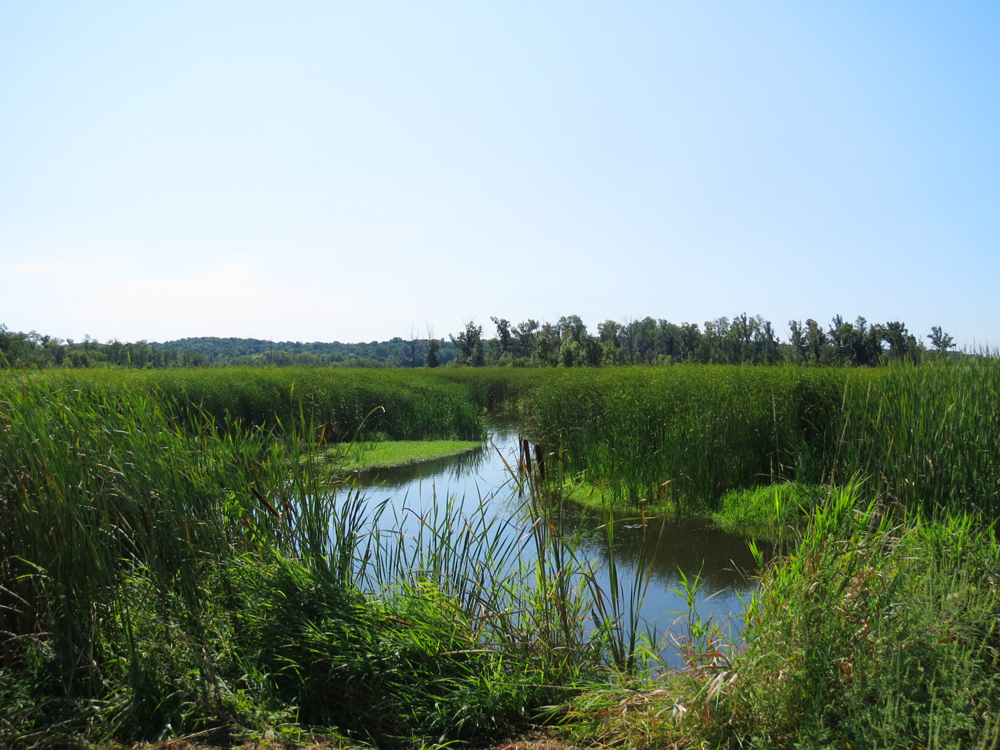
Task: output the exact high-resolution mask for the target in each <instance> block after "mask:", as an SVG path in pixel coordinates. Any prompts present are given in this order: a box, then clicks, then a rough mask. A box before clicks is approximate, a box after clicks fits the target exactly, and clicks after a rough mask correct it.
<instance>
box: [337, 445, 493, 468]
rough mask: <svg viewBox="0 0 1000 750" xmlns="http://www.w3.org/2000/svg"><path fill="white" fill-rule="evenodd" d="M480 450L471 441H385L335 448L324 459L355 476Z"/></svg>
mask: <svg viewBox="0 0 1000 750" xmlns="http://www.w3.org/2000/svg"><path fill="white" fill-rule="evenodd" d="M481 446H482V443H481V442H479V441H475V440H386V441H381V442H374V443H372V442H367V443H352V444H349V445H346V446H340V445H337V446H334V447H332V448H328V449H327V450H326V456H327V457H328V458H330V459H331V460H333V461H335V462H337V463H338V466H339V467H340V468H341V469H342V470H344V471H351V472H358V471H370V470H372V469H391V468H393V467H396V466H406V465H408V464H415V463H419V462H421V461H433V460H434V459H437V458H448V457H450V456H460V455H461V454H463V453H468V452H469V451H473V450H475V449H476V448H479V447H481Z"/></svg>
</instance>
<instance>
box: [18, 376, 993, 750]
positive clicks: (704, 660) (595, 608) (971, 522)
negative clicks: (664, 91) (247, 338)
mask: <svg viewBox="0 0 1000 750" xmlns="http://www.w3.org/2000/svg"><path fill="white" fill-rule="evenodd" d="M955 364H956V363H941V364H940V365H936V366H933V367H926V366H925V367H921V368H919V369H917V368H906V367H899V368H885V369H881V370H877V371H858V370H852V371H844V370H836V369H830V370H807V369H805V370H804V369H801V368H772V369H753V370H747V369H741V368H712V367H702V368H680V367H679V368H671V369H670V370H629V371H620V370H618V371H616V370H595V371H588V372H580V371H576V372H574V371H541V372H539V371H535V372H518V371H516V370H506V371H500V370H488V369H487V370H464V371H463V370H450V371H448V372H444V371H441V372H440V373H427V372H409V373H399V372H392V371H388V372H382V371H379V372H377V373H375V372H370V373H364V375H365V377H358V375H357V373H354V372H351V371H328V372H325V373H320V372H318V371H311V372H299V371H294V370H284V371H280V372H277V371H273V370H272V371H253V370H236V371H216V372H212V373H205V372H191V371H172V372H157V373H131V374H130V373H100V372H97V373H94V372H91V373H85V374H84V375H76V374H70V373H52V374H44V375H42V374H25V373H18V372H11V373H6V374H4V376H3V378H2V379H0V550H2V553H3V554H2V555H0V745H8V746H12V747H18V748H22V747H23V748H29V747H65V746H82V745H87V744H94V743H104V742H109V741H112V740H113V741H117V742H131V741H136V740H153V741H155V740H157V739H160V738H170V737H181V736H188V735H192V734H197V735H198V739H199V741H203V742H206V743H227V742H234V741H242V740H246V739H252V738H254V737H263V736H270V737H276V738H279V739H280V738H287V739H294V738H296V737H300V736H302V735H301V733H302V732H306V731H308V732H313V733H320V734H322V735H324V736H326V737H328V738H331V741H337V738H338V737H339V738H344V739H345V741H349V742H355V743H357V742H364V743H374V744H376V745H378V746H380V747H418V746H423V745H429V744H442V743H452V744H463V745H476V744H484V743H496V742H499V741H500V740H502V739H503V738H504V737H510V736H511V735H516V734H518V733H520V732H524V731H527V730H528V728H529V727H530V726H532V725H537V724H548V725H551V726H554V727H557V731H559V732H562V733H563V734H562V736H563V737H564V739H565V740H566V741H568V742H571V743H573V744H577V745H598V744H599V745H605V746H606V745H609V744H615V745H624V746H628V747H635V748H645V747H671V746H673V747H699V746H704V747H724V748H748V747H757V748H800V747H801V748H806V747H816V748H847V747H849V748H852V750H854V749H856V748H896V747H898V748H904V747H905V748H914V747H924V748H946V747H953V748H976V747H982V748H992V747H996V746H997V744H998V743H1000V726H998V720H997V717H998V716H1000V632H998V624H1000V552H998V545H997V542H996V536H995V525H994V521H995V519H996V517H997V514H998V510H1000V502H998V498H997V493H998V491H1000V459H998V458H997V454H996V452H995V451H994V450H993V446H995V445H996V443H997V438H998V433H1000V430H998V421H997V420H998V419H1000V416H998V411H997V409H996V396H995V394H996V393H997V392H998V391H997V387H998V385H1000V382H998V381H1000V367H998V366H997V365H996V364H995V363H993V362H991V361H980V362H962V363H958V366H954V365H955ZM380 406H381V407H384V412H382V411H379V410H377V407H380ZM484 412H494V413H499V412H506V413H508V414H515V415H517V416H518V418H519V419H520V420H521V423H522V424H523V425H524V426H525V429H526V430H528V431H529V433H530V434H531V435H532V436H533V438H534V439H535V440H537V441H540V442H541V443H542V444H543V445H544V446H545V448H544V451H545V452H546V453H547V454H548V455H547V459H546V467H547V472H546V478H545V480H544V481H543V480H541V479H540V477H539V475H538V473H537V467H536V470H535V472H533V473H531V474H525V475H523V477H522V479H523V481H524V482H526V483H527V485H528V492H527V496H528V497H529V498H530V499H529V501H528V504H527V506H526V507H525V512H526V513H531V514H533V516H534V517H535V518H536V519H538V523H536V524H535V525H534V526H533V531H532V534H530V535H529V536H528V537H527V538H525V539H523V540H518V541H514V542H512V541H510V540H509V539H508V538H507V537H506V536H505V535H504V534H503V529H502V528H501V527H500V525H499V523H498V521H497V520H496V519H495V518H494V517H493V516H491V515H490V514H489V513H488V512H486V511H485V509H484V510H483V511H482V512H480V513H479V514H475V513H473V514H472V515H471V517H460V516H459V515H458V511H457V510H456V508H455V506H453V505H452V504H451V503H449V502H448V501H446V500H444V499H442V502H441V504H440V505H439V507H438V509H437V511H436V512H435V513H434V514H433V515H432V516H431V517H428V518H425V519H423V521H422V523H420V524H419V525H418V528H419V529H420V530H419V533H417V534H416V535H415V536H413V535H410V536H404V535H401V534H400V533H395V532H393V530H392V528H391V527H388V526H386V525H385V524H384V523H381V521H382V520H384V519H380V514H381V513H382V510H381V508H379V507H375V508H372V507H368V506H367V505H366V503H365V502H364V500H363V498H360V497H358V495H357V494H356V493H352V492H348V491H338V492H336V493H334V492H332V491H331V489H333V488H334V487H335V484H336V481H337V477H338V474H337V473H336V472H335V471H333V467H332V466H331V464H330V462H328V461H326V460H323V459H322V458H321V453H322V451H324V450H328V449H329V447H330V445H331V444H333V443H337V442H339V441H343V440H351V439H354V440H364V439H365V436H366V435H367V436H371V435H375V434H378V433H381V434H382V435H385V436H388V437H391V438H396V439H407V438H437V439H448V438H453V437H464V438H466V439H470V440H477V439H479V438H480V437H481V436H482V435H483V434H484V432H485V426H486V425H485V421H484ZM569 476H575V477H578V478H580V479H582V480H583V481H585V482H589V483H590V484H591V485H592V486H598V485H600V486H603V487H606V488H608V492H609V498H612V499H613V500H614V503H615V504H616V506H615V507H616V508H621V507H636V509H637V515H638V517H639V518H640V519H641V515H639V509H640V508H642V507H645V503H644V502H643V501H645V502H646V503H648V502H650V501H653V500H655V501H656V502H663V503H666V504H668V505H669V506H670V507H674V508H675V509H676V510H677V512H679V513H682V514H688V513H699V514H711V513H715V514H717V517H719V518H720V519H723V520H725V519H729V520H728V521H727V522H731V523H733V524H736V525H741V524H743V525H754V524H761V523H763V524H764V525H768V524H770V525H774V524H776V523H779V520H780V522H781V523H783V522H784V521H785V520H788V519H789V518H794V519H797V518H798V517H799V516H800V515H801V516H803V517H804V519H805V520H803V521H802V522H799V523H796V524H793V525H795V526H796V527H797V529H798V531H797V537H796V538H795V539H794V540H793V542H792V543H790V544H789V545H788V550H789V552H788V555H787V556H785V557H782V558H779V559H777V560H763V559H762V560H761V561H760V563H761V567H762V579H761V582H760V588H759V590H758V591H757V593H755V594H754V596H753V598H752V600H751V601H750V602H749V603H748V609H747V620H746V625H745V629H744V632H743V633H742V634H740V635H739V636H737V635H734V634H730V633H724V632H719V629H718V628H717V627H716V626H715V624H714V623H713V622H711V620H708V619H705V618H702V617H700V616H699V614H698V612H697V607H696V605H695V601H696V600H695V597H694V589H695V588H696V587H697V585H698V584H697V581H689V582H688V584H687V589H686V590H687V593H688V595H689V600H690V602H691V611H690V613H689V616H688V617H687V619H686V621H685V622H684V623H683V625H682V627H681V628H680V630H679V631H678V632H675V633H674V634H673V635H674V637H675V638H676V639H677V644H678V645H677V647H678V648H680V649H682V651H683V653H684V655H685V658H686V660H687V663H688V665H689V669H687V670H685V671H682V672H670V671H666V670H664V669H663V667H662V664H661V663H660V662H658V660H657V659H658V654H659V649H660V647H661V645H662V644H656V643H649V642H647V641H646V640H645V638H644V633H643V632H642V631H640V630H638V629H637V628H636V626H635V618H634V617H633V616H632V613H631V612H630V608H629V601H630V600H631V597H630V593H629V592H626V591H622V590H620V589H619V588H617V587H616V586H612V587H611V588H608V589H606V590H600V589H599V588H598V587H597V585H596V580H597V579H596V578H595V577H594V576H593V575H592V571H589V570H587V569H586V568H582V567H581V566H580V564H579V563H578V562H576V561H577V558H576V557H575V556H574V542H573V539H572V538H568V535H567V534H564V533H563V530H562V526H561V522H560V514H559V512H558V510H559V508H558V503H560V502H566V500H565V499H562V498H561V494H560V493H561V490H562V487H563V481H564V479H565V478H567V477H569ZM855 477H864V478H863V480H861V481H856V480H855ZM789 483H793V484H789ZM812 486H821V487H823V490H822V492H820V491H819V490H815V489H810V487H812ZM831 487H832V488H834V489H829V488H831ZM761 488H763V489H761ZM786 493H788V494H786ZM771 508H773V509H774V510H773V514H774V515H773V516H771V517H769V513H770V510H769V509H771ZM609 518H610V517H609ZM524 545H527V547H525V546H524ZM526 549H530V550H531V552H532V555H531V556H530V558H529V557H528V556H526V555H524V554H522V552H524V551H525V550H526ZM528 559H530V560H531V561H532V562H530V563H528V562H525V561H526V560H528Z"/></svg>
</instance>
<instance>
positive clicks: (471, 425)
mask: <svg viewBox="0 0 1000 750" xmlns="http://www.w3.org/2000/svg"><path fill="white" fill-rule="evenodd" d="M47 376H48V377H49V378H51V379H52V381H53V382H55V383H59V384H60V385H63V386H65V387H67V388H75V389H80V390H84V391H88V390H90V389H101V388H122V387H128V388H130V389H143V390H149V391H153V392H156V393H159V394H161V395H162V396H163V397H165V399H164V403H165V404H167V405H168V406H169V408H170V410H171V414H172V415H173V416H183V415H184V413H186V412H187V411H189V410H194V411H196V412H197V413H199V414H207V415H209V416H211V417H212V418H213V419H214V420H215V422H216V425H217V426H218V427H219V428H221V429H228V428H229V426H231V425H241V426H243V427H244V428H249V427H252V426H259V427H267V428H273V427H279V426H281V425H291V424H298V423H301V422H305V423H310V424H313V425H315V426H316V429H318V430H320V431H322V435H323V438H324V439H325V440H326V441H329V442H340V441H344V440H355V439H368V438H371V437H379V436H382V437H386V438H389V439H393V440H414V439H416V440H420V439H427V438H440V439H447V438H459V439H464V440H480V439H482V438H483V437H485V425H484V422H483V417H482V410H481V408H480V407H479V406H478V405H476V404H475V402H474V401H472V400H471V399H470V397H469V391H468V389H467V388H466V387H465V386H463V385H461V384H458V383H453V382H450V381H448V380H446V379H444V378H441V377H439V376H437V375H436V374H435V373H433V372H426V371H419V370H417V371H414V370H359V371H355V370H338V369H323V368H309V367H300V368H280V369H279V368H251V367H234V368H226V369H222V370H213V369H175V370H141V371H135V370H132V371H121V370H118V371H111V370H103V371H102V370H94V371H72V370H70V371H53V372H51V373H47Z"/></svg>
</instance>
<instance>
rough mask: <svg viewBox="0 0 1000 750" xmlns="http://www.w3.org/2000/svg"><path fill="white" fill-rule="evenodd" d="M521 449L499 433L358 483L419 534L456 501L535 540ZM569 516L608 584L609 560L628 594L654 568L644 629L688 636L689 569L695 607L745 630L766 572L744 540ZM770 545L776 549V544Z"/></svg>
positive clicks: (689, 526)
mask: <svg viewBox="0 0 1000 750" xmlns="http://www.w3.org/2000/svg"><path fill="white" fill-rule="evenodd" d="M519 447H520V440H519V437H518V435H517V433H516V432H509V431H496V432H493V433H492V434H491V435H490V440H489V441H487V443H486V444H485V445H484V446H483V447H482V448H477V449H475V450H473V451H470V452H469V453H466V454H463V455H461V456H456V457H451V458H445V459H437V460H434V461H427V462H423V463H419V464H412V465H409V466H404V467H397V468H393V469H383V470H378V471H373V472H366V473H364V474H362V475H359V476H358V483H359V484H360V486H362V487H363V488H364V489H363V490H362V491H363V494H364V496H365V497H366V498H367V499H368V501H369V502H371V503H380V502H383V501H385V502H386V503H388V505H389V507H390V508H391V509H392V511H393V512H392V514H391V515H392V516H393V517H394V518H395V519H396V520H395V523H399V524H402V525H403V528H402V529H401V530H402V531H403V532H404V533H410V532H413V531H415V528H416V527H417V526H418V525H419V520H418V519H419V516H422V515H426V514H428V513H429V512H430V511H431V510H432V509H433V506H434V504H436V503H441V502H442V501H443V499H444V498H449V497H450V498H453V502H455V503H457V504H458V505H459V506H460V507H461V508H463V509H464V510H465V511H466V512H468V513H470V514H474V513H477V512H479V511H478V509H479V508H480V507H482V506H486V507H488V508H490V509H491V510H493V509H495V512H496V514H497V515H498V516H500V517H502V518H504V519H506V520H508V521H509V525H508V532H507V533H509V534H512V535H517V536H519V537H521V538H524V539H527V538H528V536H529V534H528V531H529V528H530V525H531V522H532V519H531V518H530V517H529V516H528V514H527V513H526V511H525V508H524V499H525V498H524V496H523V491H522V492H519V491H518V486H517V482H516V481H515V480H514V479H513V478H512V474H511V471H510V469H509V468H508V467H514V468H516V467H517V464H518V458H519ZM567 505H569V504H567ZM560 520H561V522H562V523H563V526H564V530H565V532H566V533H569V534H571V535H575V536H576V537H577V538H578V539H579V549H580V551H581V552H582V553H583V554H584V555H585V556H586V558H587V559H588V560H590V561H592V562H594V563H599V564H600V565H599V572H598V575H597V579H598V581H599V582H600V584H601V585H602V586H603V587H605V589H607V587H609V574H608V563H609V561H610V560H612V559H613V560H614V562H615V563H616V564H617V568H618V576H619V580H620V581H621V582H622V587H623V589H624V591H625V592H628V591H629V589H630V587H631V583H632V581H633V580H634V579H635V576H636V575H637V572H638V565H639V563H640V561H642V563H643V573H645V572H647V571H649V569H650V566H651V568H652V575H651V583H650V586H649V588H648V590H647V593H646V596H645V599H644V601H643V602H642V607H641V609H640V616H641V618H642V620H643V621H644V627H643V631H645V629H646V626H648V627H649V628H654V629H655V630H656V632H657V633H658V634H660V635H663V634H665V633H669V632H671V631H672V632H674V633H675V634H676V635H678V636H681V637H682V636H683V634H684V632H685V623H686V622H687V616H688V603H687V600H686V598H685V597H684V595H683V594H682V593H681V592H680V591H679V589H680V588H681V586H680V584H681V578H682V574H683V575H684V576H686V577H687V578H688V579H694V578H695V577H696V576H698V577H700V588H699V589H698V595H697V599H696V607H697V611H698V613H699V615H700V616H701V618H702V620H706V619H707V618H708V617H711V618H712V619H713V621H714V622H715V623H717V624H719V625H721V626H723V629H724V630H725V629H726V628H728V627H730V626H731V627H732V630H733V632H734V634H737V633H738V632H739V630H740V628H741V624H742V620H741V617H740V615H741V614H742V612H743V603H742V601H741V599H740V595H743V596H747V595H748V594H749V593H750V591H751V589H752V586H753V576H754V575H756V573H757V570H756V563H755V561H754V558H753V555H752V554H751V552H750V547H749V544H748V542H747V540H746V539H745V538H744V537H738V536H733V535H731V534H727V533H725V532H722V531H720V530H719V529H716V528H713V527H712V526H711V525H709V524H707V523H706V522H702V521H691V520H682V521H675V520H670V519H664V518H656V517H652V518H648V519H647V522H646V528H645V532H644V531H643V525H642V524H641V523H640V522H639V520H638V519H637V518H636V513H631V514H629V515H625V514H622V515H620V517H618V518H617V519H616V520H615V523H614V526H613V540H612V543H611V544H609V542H608V538H607V536H608V535H607V533H606V530H605V529H603V528H602V520H601V519H600V518H599V517H598V516H597V514H595V513H594V512H593V511H590V510H588V509H586V508H582V507H579V506H575V505H570V507H568V508H567V509H566V510H565V511H564V513H563V515H562V516H561V518H560ZM407 526H409V527H410V528H409V530H408V529H407ZM762 546H763V547H766V545H762ZM533 550H534V548H533V545H532V544H531V543H527V544H525V546H524V547H523V553H522V554H523V555H525V556H528V555H533V554H534V552H533ZM763 551H764V552H765V554H766V555H769V554H770V553H771V550H770V549H769V548H765V549H764V550H763ZM612 556H613V557H612ZM664 657H665V658H666V660H667V662H668V663H669V664H670V665H671V666H674V667H677V666H681V664H682V660H681V658H680V656H679V655H678V654H676V653H665V654H664Z"/></svg>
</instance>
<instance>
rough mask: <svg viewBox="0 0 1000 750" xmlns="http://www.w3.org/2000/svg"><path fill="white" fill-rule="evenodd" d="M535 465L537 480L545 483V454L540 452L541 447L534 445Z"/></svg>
mask: <svg viewBox="0 0 1000 750" xmlns="http://www.w3.org/2000/svg"><path fill="white" fill-rule="evenodd" d="M535 463H537V464H538V478H539V479H540V480H541V481H543V482H544V481H545V454H544V453H543V452H542V446H540V445H539V444H538V443H535Z"/></svg>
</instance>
